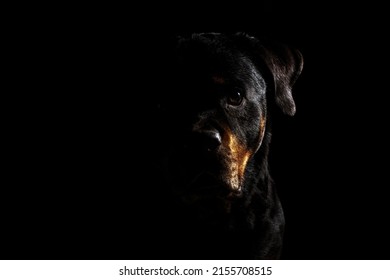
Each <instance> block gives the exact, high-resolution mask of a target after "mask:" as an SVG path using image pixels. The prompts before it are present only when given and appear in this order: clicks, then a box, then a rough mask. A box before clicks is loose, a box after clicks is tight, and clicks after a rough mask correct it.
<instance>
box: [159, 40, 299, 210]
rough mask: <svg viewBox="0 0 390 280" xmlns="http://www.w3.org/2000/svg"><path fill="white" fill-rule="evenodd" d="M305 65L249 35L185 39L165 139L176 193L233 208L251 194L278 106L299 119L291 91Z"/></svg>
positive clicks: (292, 53)
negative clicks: (272, 110)
mask: <svg viewBox="0 0 390 280" xmlns="http://www.w3.org/2000/svg"><path fill="white" fill-rule="evenodd" d="M302 65H303V60H302V56H301V54H300V53H299V52H298V51H296V50H293V49H291V48H288V47H286V46H281V45H271V44H269V43H264V42H261V41H259V40H258V39H256V38H254V37H251V36H248V35H246V34H241V33H240V34H234V35H223V34H219V33H201V34H193V35H192V36H190V37H188V38H180V39H179V40H178V43H177V48H176V60H175V71H173V73H172V74H171V75H172V76H171V80H173V81H174V82H173V83H172V84H171V87H170V89H169V91H168V92H167V93H166V94H165V93H164V99H163V100H162V101H163V102H162V108H163V112H164V118H163V125H164V131H163V132H162V134H163V139H162V140H161V141H162V142H163V143H164V151H165V154H164V157H163V158H164V162H163V166H164V176H165V180H166V181H167V183H168V185H169V186H170V187H171V188H172V189H173V190H174V193H175V194H176V195H178V196H179V197H180V198H181V199H182V200H183V201H184V202H186V203H190V204H193V203H198V202H202V203H204V202H205V201H213V205H216V204H215V200H217V201H221V202H222V204H223V205H225V206H226V201H230V200H232V199H234V198H235V197H240V196H241V195H242V194H243V193H245V192H246V191H248V190H247V185H248V184H247V183H248V179H247V177H248V174H249V173H250V172H252V170H253V168H254V167H253V166H254V163H253V162H254V160H253V159H254V157H255V155H256V154H260V152H259V151H260V150H262V149H265V148H264V147H263V146H265V145H266V144H267V143H264V142H266V141H268V140H265V139H266V138H267V136H266V135H267V131H268V125H269V122H268V118H269V111H270V108H271V106H274V107H277V108H279V109H280V110H281V111H282V112H283V113H285V114H288V115H294V113H295V103H294V99H293V97H292V93H291V90H292V87H293V85H294V82H295V80H296V78H297V77H298V76H299V74H300V73H301V70H302ZM262 154H263V156H264V159H265V158H266V153H265V152H263V153H262ZM225 206H224V207H225ZM224 207H222V208H224ZM225 208H226V207H225ZM225 208H224V209H225Z"/></svg>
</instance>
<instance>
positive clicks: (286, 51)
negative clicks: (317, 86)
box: [236, 33, 303, 116]
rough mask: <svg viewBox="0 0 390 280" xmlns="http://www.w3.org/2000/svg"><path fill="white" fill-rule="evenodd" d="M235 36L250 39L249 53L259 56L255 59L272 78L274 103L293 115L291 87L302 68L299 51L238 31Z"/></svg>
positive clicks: (301, 57) (293, 104)
mask: <svg viewBox="0 0 390 280" xmlns="http://www.w3.org/2000/svg"><path fill="white" fill-rule="evenodd" d="M236 36H238V37H241V41H242V40H247V41H248V40H249V41H250V45H251V50H250V52H249V55H253V54H254V55H255V57H254V58H255V60H256V57H260V59H257V60H256V61H257V62H258V63H259V64H260V66H261V68H263V69H264V70H265V71H268V74H269V75H270V76H271V78H272V81H273V90H274V96H275V103H276V105H277V106H278V107H279V108H280V109H282V111H283V112H284V113H285V114H287V115H290V116H293V115H294V114H295V102H294V99H293V95H292V87H293V85H294V83H295V81H296V80H297V78H298V77H299V75H300V74H301V72H302V69H303V56H302V54H301V52H300V51H298V50H297V49H294V48H292V47H290V46H287V45H283V44H280V43H276V42H272V41H269V40H266V39H262V40H261V41H260V40H259V39H257V38H255V37H251V36H249V35H247V34H244V33H238V34H236ZM244 38H246V39H244ZM259 60H260V61H259Z"/></svg>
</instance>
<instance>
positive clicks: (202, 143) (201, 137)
mask: <svg viewBox="0 0 390 280" xmlns="http://www.w3.org/2000/svg"><path fill="white" fill-rule="evenodd" d="M194 140H195V142H196V143H197V144H198V145H199V147H201V148H202V149H203V150H206V151H209V152H212V151H215V150H216V149H217V148H218V147H219V146H220V145H221V143H222V140H221V135H220V134H219V132H218V131H216V130H201V131H197V132H195V139H194Z"/></svg>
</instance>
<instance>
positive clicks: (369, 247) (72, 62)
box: [0, 0, 390, 259]
mask: <svg viewBox="0 0 390 280" xmlns="http://www.w3.org/2000/svg"><path fill="white" fill-rule="evenodd" d="M34 8H35V9H36V8H37V7H34ZM38 10H39V8H38ZM16 14H17V15H18V16H19V18H20V19H24V20H20V21H19V20H15V19H14V20H10V21H9V26H10V27H16V29H15V30H16V31H15V32H13V31H12V32H10V33H11V34H10V35H11V39H10V40H9V41H8V43H10V46H11V50H10V51H11V52H10V54H11V55H10V58H11V63H10V66H9V67H10V68H9V71H8V72H9V74H10V75H9V76H10V79H9V81H10V82H11V83H10V84H11V85H12V87H8V91H9V95H7V97H8V98H9V102H6V103H5V104H6V108H5V111H4V112H5V113H6V114H5V115H6V118H5V129H4V137H5V139H6V140H9V141H7V144H6V145H3V148H4V152H5V154H6V155H7V156H6V157H4V158H5V168H4V170H3V171H4V175H5V176H4V177H3V178H4V180H2V181H3V183H2V195H1V200H2V203H1V206H0V207H1V211H2V214H1V215H2V225H1V231H2V236H3V237H2V240H3V242H2V243H3V245H1V246H2V249H1V250H0V251H1V253H0V257H1V258H2V259H39V258H40V259H53V258H54V259H83V258H86V259H120V258H122V259H144V258H149V257H150V256H153V252H152V251H150V250H152V249H151V248H149V247H148V246H147V243H148V239H149V238H154V236H155V235H158V230H156V232H152V233H151V234H150V237H149V236H147V237H146V236H145V235H144V232H143V231H142V227H143V226H145V225H147V226H149V225H148V222H149V221H148V217H150V216H148V215H149V214H147V215H146V214H145V211H147V210H148V209H145V206H144V204H143V199H144V196H145V194H148V189H149V184H152V183H151V182H153V179H156V178H153V175H154V174H153V171H152V170H153V168H152V166H153V152H152V150H153V147H154V146H155V143H154V141H155V139H156V138H157V137H156V135H154V131H155V129H154V126H153V125H154V123H155V122H154V120H153V118H155V115H154V105H153V94H155V93H156V92H157V93H158V92H160V91H164V92H167V94H169V89H166V88H164V87H163V86H161V87H160V85H163V77H164V75H163V73H164V69H165V68H166V67H168V66H167V65H168V64H169V59H167V57H168V55H166V54H167V53H169V43H170V40H169V38H172V37H175V36H176V35H181V34H189V33H192V32H207V31H211V32H235V31H244V32H248V33H250V34H253V35H266V36H268V37H271V38H273V39H275V40H277V41H280V42H284V43H287V44H290V45H292V46H294V47H296V48H298V49H299V50H300V51H301V52H302V54H303V57H304V60H305V65H304V70H303V72H302V75H301V77H300V78H299V80H298V81H297V83H296V85H295V87H294V94H295V100H296V106H297V113H296V115H295V116H294V117H287V116H286V117H285V118H281V119H280V120H278V121H277V125H276V126H275V129H274V133H273V142H272V148H271V150H272V153H271V159H270V160H271V172H272V174H273V177H274V180H275V184H276V187H277V189H278V191H279V193H280V196H281V199H282V203H283V206H284V210H285V215H286V236H285V249H284V253H283V258H284V259H389V258H390V254H389V249H390V242H389V236H390V231H389V229H388V214H389V213H390V206H389V203H388V195H387V194H388V191H387V188H388V187H389V184H388V181H387V177H388V170H387V169H388V166H389V164H388V156H389V153H388V144H387V142H388V141H387V140H388V136H387V128H388V113H387V112H388V108H387V107H388V106H387V99H386V97H387V95H388V88H387V83H386V82H387V80H388V75H387V74H388V69H387V65H388V63H387V62H388V44H387V43H386V42H385V40H386V35H388V34H387V33H388V32H386V28H385V26H386V25H385V19H386V17H385V15H384V13H383V7H379V6H376V5H375V4H374V3H365V2H363V3H362V4H353V5H346V6H341V5H340V4H337V3H336V2H335V3H331V2H322V3H321V2H315V3H312V4H310V3H309V4H308V3H303V2H299V1H290V2H288V3H284V2H282V1H280V0H278V1H270V0H269V1H252V2H250V3H249V4H244V3H232V4H228V3H214V4H213V5H211V4H210V3H200V2H197V3H191V2H188V3H187V2H186V3H184V2H183V3H182V4H175V5H173V4H172V5H170V4H169V3H164V4H155V3H150V5H148V7H145V6H133V7H132V6H114V5H110V6H107V5H106V4H104V5H103V4H102V5H98V4H94V5H91V6H82V7H81V6H67V7H51V12H48V13H42V11H37V13H30V12H29V10H28V8H25V10H23V13H22V14H23V15H26V18H28V20H26V18H24V16H21V15H20V14H18V13H16ZM172 246H175V245H174V244H172ZM143 248H144V249H143ZM166 257H167V258H169V254H168V253H167V255H166Z"/></svg>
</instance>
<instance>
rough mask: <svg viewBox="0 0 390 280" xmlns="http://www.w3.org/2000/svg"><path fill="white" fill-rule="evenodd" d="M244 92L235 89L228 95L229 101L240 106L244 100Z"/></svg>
mask: <svg viewBox="0 0 390 280" xmlns="http://www.w3.org/2000/svg"><path fill="white" fill-rule="evenodd" d="M243 98H244V97H243V94H242V93H241V92H239V91H238V90H233V91H231V92H230V93H229V94H228V96H227V102H228V103H229V104H230V105H233V106H238V105H240V104H241V102H242V100H243Z"/></svg>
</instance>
